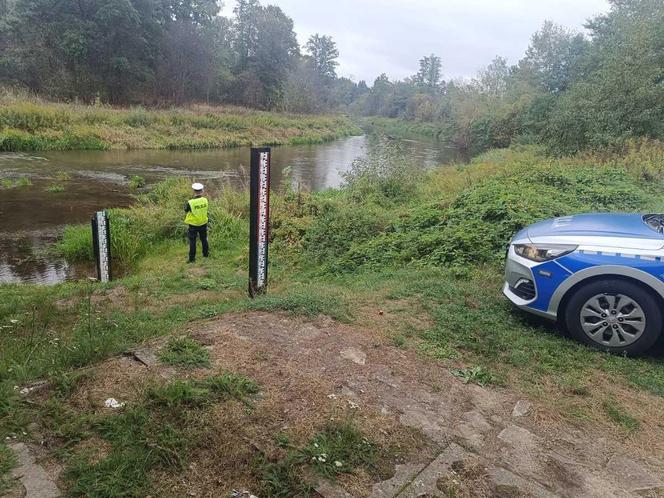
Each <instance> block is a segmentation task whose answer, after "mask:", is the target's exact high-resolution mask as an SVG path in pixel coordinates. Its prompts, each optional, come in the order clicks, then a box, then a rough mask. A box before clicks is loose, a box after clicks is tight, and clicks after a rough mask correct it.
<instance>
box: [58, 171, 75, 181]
mask: <svg viewBox="0 0 664 498" xmlns="http://www.w3.org/2000/svg"><path fill="white" fill-rule="evenodd" d="M55 179H56V180H57V181H59V182H68V181H69V180H71V175H70V174H69V173H67V172H66V171H58V172H57V173H56V174H55Z"/></svg>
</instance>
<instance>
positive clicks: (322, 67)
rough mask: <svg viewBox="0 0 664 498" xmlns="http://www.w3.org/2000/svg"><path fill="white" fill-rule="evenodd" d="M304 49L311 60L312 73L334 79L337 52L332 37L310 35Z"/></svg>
mask: <svg viewBox="0 0 664 498" xmlns="http://www.w3.org/2000/svg"><path fill="white" fill-rule="evenodd" d="M306 49H307V53H308V54H309V57H310V58H311V63H312V65H313V68H314V71H316V72H317V73H318V74H319V75H320V76H321V77H323V78H328V79H334V78H336V76H337V74H336V67H337V66H338V65H339V63H338V62H337V59H338V57H339V50H337V45H336V43H334V40H333V39H332V37H330V36H327V35H323V36H321V35H319V34H318V33H316V34H315V35H311V36H310V37H309V41H307V44H306Z"/></svg>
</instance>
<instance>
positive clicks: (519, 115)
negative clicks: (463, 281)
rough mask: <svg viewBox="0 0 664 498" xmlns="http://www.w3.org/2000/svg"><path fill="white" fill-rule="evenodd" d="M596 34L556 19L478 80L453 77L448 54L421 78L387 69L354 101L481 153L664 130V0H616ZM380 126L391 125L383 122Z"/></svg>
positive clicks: (603, 141) (562, 150)
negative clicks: (391, 75) (517, 56)
mask: <svg viewBox="0 0 664 498" xmlns="http://www.w3.org/2000/svg"><path fill="white" fill-rule="evenodd" d="M610 3H611V10H610V12H609V13H608V14H606V15H600V16H597V17H595V18H594V19H592V20H590V21H588V22H587V24H586V28H587V30H588V32H589V37H586V36H584V35H583V34H580V33H576V32H573V31H570V30H568V29H565V28H563V27H561V26H557V25H555V24H553V23H551V22H547V23H545V24H544V25H543V27H542V28H541V29H540V30H539V31H538V32H537V33H535V34H534V35H533V36H532V38H531V42H530V46H529V47H528V50H527V51H526V53H525V55H524V57H523V58H522V59H521V60H520V61H519V62H518V63H517V64H516V65H513V66H510V65H508V63H507V61H506V60H505V59H503V58H501V57H497V58H496V59H495V60H494V61H493V62H492V63H491V64H490V65H489V66H488V67H486V68H485V69H484V70H483V71H481V72H480V73H479V74H478V75H477V76H476V77H475V78H473V79H472V80H459V81H457V80H452V81H444V80H443V77H442V69H441V68H442V62H441V59H440V58H438V57H436V56H435V55H432V56H430V57H425V58H424V59H422V60H421V61H420V71H419V72H418V74H417V75H416V76H414V77H412V78H407V79H405V80H402V81H389V79H388V78H387V76H385V75H381V76H380V77H379V78H377V79H376V81H375V82H374V84H373V87H372V88H371V90H370V91H369V92H368V93H367V94H366V95H364V96H362V97H361V98H360V99H359V100H358V101H357V102H356V103H355V104H354V106H355V111H356V112H358V113H359V114H362V115H364V116H384V117H392V118H403V119H404V120H407V123H396V124H395V123H388V124H387V125H388V126H398V125H401V126H403V127H404V128H411V129H420V130H424V131H427V132H429V133H431V134H436V135H437V136H439V137H440V138H442V139H445V140H449V141H452V142H453V143H455V144H456V145H458V146H460V147H466V148H468V149H470V150H471V151H473V152H478V151H481V150H486V149H489V148H492V147H505V146H508V145H510V144H512V143H515V142H521V143H533V142H535V143H544V144H546V145H547V146H548V148H549V150H550V151H552V152H553V153H556V154H569V153H575V152H578V151H581V150H586V149H599V148H606V147H609V148H611V147H617V146H621V145H622V144H624V143H625V141H627V140H629V139H632V138H641V137H647V138H656V139H657V138H659V139H661V138H664V2H662V0H610ZM376 124H377V125H379V126H383V127H384V126H386V123H385V122H380V121H378V122H377V123H376Z"/></svg>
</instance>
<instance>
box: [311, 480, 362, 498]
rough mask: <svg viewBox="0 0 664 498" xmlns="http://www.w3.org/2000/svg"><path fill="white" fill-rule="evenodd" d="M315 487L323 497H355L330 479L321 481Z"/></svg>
mask: <svg viewBox="0 0 664 498" xmlns="http://www.w3.org/2000/svg"><path fill="white" fill-rule="evenodd" d="M314 489H315V490H316V492H317V493H318V494H319V495H321V496H322V497H323V498H355V497H354V496H353V495H351V494H350V493H347V492H346V491H345V490H343V489H341V488H340V487H339V486H337V485H336V484H334V483H331V482H330V481H320V482H319V483H318V484H317V485H316V486H315V488H314Z"/></svg>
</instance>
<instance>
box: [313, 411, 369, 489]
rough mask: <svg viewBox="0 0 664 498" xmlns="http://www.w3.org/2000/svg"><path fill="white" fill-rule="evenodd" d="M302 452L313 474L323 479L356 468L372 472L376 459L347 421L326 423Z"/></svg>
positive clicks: (363, 438)
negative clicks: (314, 472)
mask: <svg viewBox="0 0 664 498" xmlns="http://www.w3.org/2000/svg"><path fill="white" fill-rule="evenodd" d="M303 454H304V456H305V457H306V458H307V459H308V460H309V462H311V463H310V464H311V466H312V467H313V469H314V470H315V471H316V473H318V474H320V475H321V476H323V477H327V478H333V477H334V476H336V475H337V474H342V473H349V472H353V471H355V470H356V469H360V468H361V469H365V470H367V471H372V470H374V469H375V467H376V461H377V458H378V450H377V448H376V447H375V446H374V445H373V444H371V443H370V442H369V440H368V439H367V438H366V437H364V436H363V435H362V433H361V432H360V431H359V429H358V428H357V427H356V426H355V425H354V424H353V423H352V422H351V421H348V420H346V421H342V422H330V423H329V424H328V425H326V426H325V427H324V429H323V430H322V431H321V432H320V433H319V434H317V435H316V436H314V438H313V439H312V440H311V441H310V443H309V444H308V445H307V447H306V448H304V450H303Z"/></svg>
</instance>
